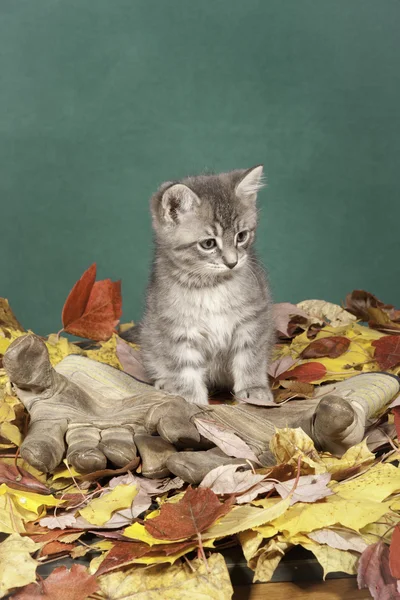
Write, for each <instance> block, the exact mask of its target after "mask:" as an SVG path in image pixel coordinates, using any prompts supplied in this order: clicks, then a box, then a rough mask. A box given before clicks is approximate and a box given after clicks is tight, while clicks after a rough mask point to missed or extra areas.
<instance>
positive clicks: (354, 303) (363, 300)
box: [346, 290, 400, 334]
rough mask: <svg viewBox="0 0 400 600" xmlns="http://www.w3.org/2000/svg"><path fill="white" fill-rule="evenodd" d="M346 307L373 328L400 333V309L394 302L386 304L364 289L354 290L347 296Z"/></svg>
mask: <svg viewBox="0 0 400 600" xmlns="http://www.w3.org/2000/svg"><path fill="white" fill-rule="evenodd" d="M346 309H347V310H348V311H349V312H350V313H352V314H353V315H355V316H356V317H357V318H358V319H361V320H362V321H366V322H367V323H368V325H369V326H370V327H371V328H373V329H378V330H379V331H383V332H385V333H391V332H398V333H399V334H400V311H399V310H396V309H395V308H394V307H393V305H392V304H384V303H383V302H381V300H379V299H378V298H377V297H376V296H374V295H373V294H371V293H370V292H365V291H364V290H354V291H353V292H351V294H348V295H347V297H346Z"/></svg>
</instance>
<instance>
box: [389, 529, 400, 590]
mask: <svg viewBox="0 0 400 600" xmlns="http://www.w3.org/2000/svg"><path fill="white" fill-rule="evenodd" d="M389 565H390V572H391V574H392V575H393V577H395V578H396V579H400V526H399V525H397V526H396V527H395V530H394V531H393V536H392V541H391V544H390V550H389Z"/></svg>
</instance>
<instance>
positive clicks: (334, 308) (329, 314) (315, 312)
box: [297, 300, 356, 327]
mask: <svg viewBox="0 0 400 600" xmlns="http://www.w3.org/2000/svg"><path fill="white" fill-rule="evenodd" d="M297 306H298V307H299V308H300V309H301V310H304V312H305V313H306V314H307V315H308V316H309V317H314V318H317V319H321V320H323V321H328V322H329V324H330V325H331V326H332V327H340V326H341V325H349V324H350V323H352V322H354V321H355V320H356V317H355V316H354V315H352V314H350V313H349V312H348V311H347V310H344V309H343V308H342V307H341V306H338V305H337V304H332V302H326V301H325V300H303V302H298V303H297Z"/></svg>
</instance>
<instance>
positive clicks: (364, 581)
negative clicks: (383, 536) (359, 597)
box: [357, 541, 400, 600]
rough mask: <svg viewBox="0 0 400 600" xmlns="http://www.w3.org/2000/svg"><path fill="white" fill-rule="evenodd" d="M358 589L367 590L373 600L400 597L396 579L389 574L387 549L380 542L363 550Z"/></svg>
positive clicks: (387, 599) (391, 599) (393, 599)
mask: <svg viewBox="0 0 400 600" xmlns="http://www.w3.org/2000/svg"><path fill="white" fill-rule="evenodd" d="M357 582H358V587H359V588H360V589H362V588H368V589H369V591H370V594H371V596H372V597H373V598H374V600H396V599H398V598H399V597H400V593H399V592H398V591H397V582H396V579H395V578H394V577H393V575H392V574H391V572H390V567H389V548H388V547H387V546H386V544H384V543H383V542H382V541H379V542H376V543H375V544H371V546H368V548H366V549H365V550H364V552H363V553H362V555H361V558H360V562H359V565H358V575H357Z"/></svg>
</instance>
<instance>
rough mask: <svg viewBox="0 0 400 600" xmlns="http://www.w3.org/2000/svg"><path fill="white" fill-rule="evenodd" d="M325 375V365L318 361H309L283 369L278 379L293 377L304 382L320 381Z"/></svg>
mask: <svg viewBox="0 0 400 600" xmlns="http://www.w3.org/2000/svg"><path fill="white" fill-rule="evenodd" d="M325 375H326V367H325V366H324V365H322V364H321V363H319V362H309V363H305V364H303V365H298V366H297V367H294V368H293V369H290V370H289V371H285V372H284V373H282V374H281V375H280V376H279V379H294V380H295V381H302V382H304V383H312V382H313V381H314V382H317V381H320V380H321V379H323V378H324V376H325Z"/></svg>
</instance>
